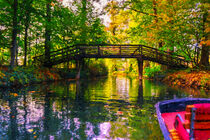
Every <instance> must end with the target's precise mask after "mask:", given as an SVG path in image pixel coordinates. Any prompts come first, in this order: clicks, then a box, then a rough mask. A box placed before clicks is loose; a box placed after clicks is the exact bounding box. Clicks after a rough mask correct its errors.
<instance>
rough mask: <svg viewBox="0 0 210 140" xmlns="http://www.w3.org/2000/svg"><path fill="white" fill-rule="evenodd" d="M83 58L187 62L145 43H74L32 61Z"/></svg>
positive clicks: (184, 64) (181, 65) (183, 65)
mask: <svg viewBox="0 0 210 140" xmlns="http://www.w3.org/2000/svg"><path fill="white" fill-rule="evenodd" d="M83 58H138V59H141V60H149V61H153V62H156V63H159V64H163V65H167V66H170V67H175V68H186V67H188V64H189V61H186V60H185V58H184V57H183V56H180V55H176V54H173V53H169V52H166V51H160V50H158V49H155V48H152V47H148V46H145V45H130V44H126V45H113V44H98V45H74V46H70V47H68V48H64V49H60V50H56V51H53V52H51V53H50V56H48V58H47V57H46V56H45V55H40V56H36V57H34V63H35V64H41V65H45V66H52V65H57V64H60V63H63V62H67V61H70V60H81V59H83Z"/></svg>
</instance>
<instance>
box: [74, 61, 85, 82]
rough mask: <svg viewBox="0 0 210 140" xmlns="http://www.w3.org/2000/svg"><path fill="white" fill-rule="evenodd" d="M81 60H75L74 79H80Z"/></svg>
mask: <svg viewBox="0 0 210 140" xmlns="http://www.w3.org/2000/svg"><path fill="white" fill-rule="evenodd" d="M83 62H84V60H83V59H77V60H76V70H77V75H76V79H80V72H81V69H82V66H83Z"/></svg>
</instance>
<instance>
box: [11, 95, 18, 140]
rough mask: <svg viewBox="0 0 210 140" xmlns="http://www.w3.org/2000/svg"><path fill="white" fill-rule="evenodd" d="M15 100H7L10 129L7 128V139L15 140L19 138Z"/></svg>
mask: <svg viewBox="0 0 210 140" xmlns="http://www.w3.org/2000/svg"><path fill="white" fill-rule="evenodd" d="M14 100H15V99H13V98H10V99H9V107H10V114H9V115H10V127H9V139H10V140H15V139H17V138H18V136H19V131H18V125H17V104H16V102H15V101H14Z"/></svg>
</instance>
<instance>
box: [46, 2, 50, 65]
mask: <svg viewBox="0 0 210 140" xmlns="http://www.w3.org/2000/svg"><path fill="white" fill-rule="evenodd" d="M50 4H51V0H48V1H47V4H46V8H47V17H46V27H45V61H47V62H49V61H50V48H51V42H50V36H51V28H50V22H51V10H50V8H51V7H50Z"/></svg>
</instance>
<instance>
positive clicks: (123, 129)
mask: <svg viewBox="0 0 210 140" xmlns="http://www.w3.org/2000/svg"><path fill="white" fill-rule="evenodd" d="M186 96H189V94H188V93H185V92H183V91H179V90H176V89H173V88H169V87H167V86H165V85H162V84H160V83H156V84H155V83H151V82H150V81H147V80H143V81H139V80H138V79H136V78H131V77H107V78H99V79H96V80H81V81H76V82H68V81H63V82H60V83H52V84H45V85H34V86H31V87H26V88H23V89H19V90H14V89H7V90H4V91H0V139H10V140H15V139H18V140H24V139H25V140H28V139H47V140H48V139H49V140H51V139H59V140H60V139H70V138H71V139H101V138H102V139H118V138H122V139H142V140H143V139H157V140H158V139H163V136H162V134H161V131H160V129H159V125H158V122H157V118H156V115H155V109H154V104H155V103H156V102H158V101H160V100H165V99H173V98H181V97H186ZM195 96H196V97H205V98H207V97H208V94H205V93H203V94H200V95H197V94H196V95H195Z"/></svg>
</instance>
